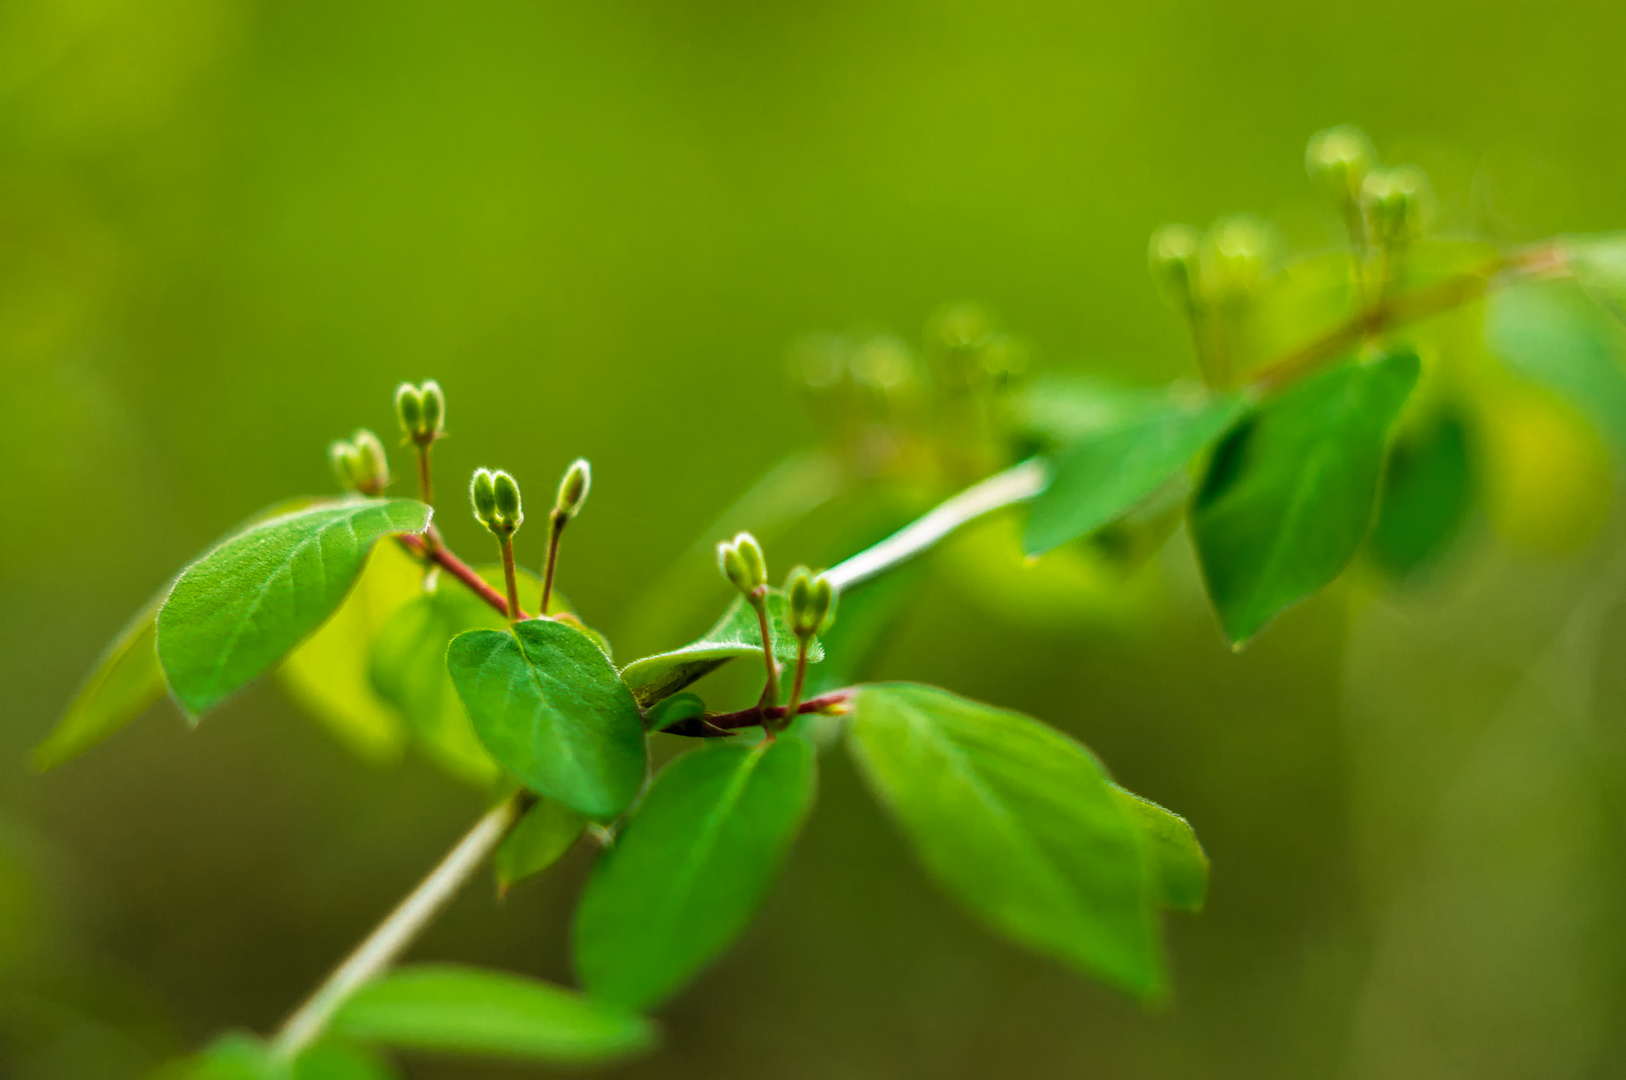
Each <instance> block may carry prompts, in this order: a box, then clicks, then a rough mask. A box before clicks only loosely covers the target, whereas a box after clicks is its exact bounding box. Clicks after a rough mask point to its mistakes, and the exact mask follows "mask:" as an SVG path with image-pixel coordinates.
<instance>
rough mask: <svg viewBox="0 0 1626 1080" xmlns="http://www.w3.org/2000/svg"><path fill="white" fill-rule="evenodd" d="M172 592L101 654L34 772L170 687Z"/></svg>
mask: <svg viewBox="0 0 1626 1080" xmlns="http://www.w3.org/2000/svg"><path fill="white" fill-rule="evenodd" d="M330 501H331V500H326V499H318V498H311V497H303V498H297V499H288V500H285V501H283V502H279V503H275V504H273V505H272V506H269V507H266V508H265V509H263V510H260V511H258V512H256V513H255V514H254V515H253V516H252V517H250V518H248V519H247V520H246V521H244V522H243V523H242V524H240V525H238V526H237V527H236V528H234V529H233V530H232V531H231V532H230V533H227V536H228V537H229V536H232V535H235V534H236V533H238V532H240V531H241V530H243V529H246V528H248V527H250V526H251V525H255V524H258V523H259V522H262V521H268V520H270V519H271V518H274V517H280V516H282V515H283V514H287V513H291V512H293V511H295V510H303V509H307V508H309V507H312V506H317V505H322V504H324V503H327V502H330ZM173 586H174V582H173V581H168V582H165V583H164V587H163V588H162V589H161V590H159V592H158V594H157V595H156V596H154V597H153V598H152V599H151V600H149V601H147V603H146V606H144V607H143V608H142V609H141V611H140V612H139V613H137V615H136V616H135V618H133V619H131V620H130V622H129V624H128V625H127V626H125V628H124V629H123V630H121V631H120V632H119V636H118V637H116V638H114V639H113V642H112V644H111V645H109V646H108V647H107V649H106V651H104V652H103V653H102V655H101V658H100V659H99V660H97V661H96V666H95V667H94V668H93V669H91V672H90V674H89V675H88V676H87V677H86V678H85V681H84V683H82V684H81V685H80V687H79V692H78V693H77V694H75V695H74V698H73V700H72V701H71V702H69V703H68V708H67V710H66V711H65V712H64V713H63V714H62V719H61V720H59V721H57V726H56V727H55V728H54V729H53V730H52V732H51V734H50V735H49V736H48V737H47V738H46V740H45V741H44V742H43V743H41V744H40V745H39V746H38V747H36V748H35V750H34V767H35V768H37V769H39V770H40V771H41V772H43V771H45V770H46V769H50V768H54V767H56V766H57V765H60V764H62V763H63V762H65V761H67V760H69V759H70V758H73V757H76V756H78V755H79V754H82V753H84V752H85V751H86V750H88V749H90V748H91V747H92V746H95V745H96V744H97V743H99V742H101V741H102V740H103V739H106V738H107V737H108V736H110V735H112V734H113V733H115V732H117V731H118V730H120V729H121V728H123V727H124V726H125V725H126V724H128V723H130V721H132V720H134V719H135V718H136V717H138V716H140V715H141V714H142V713H144V712H146V711H147V709H149V708H151V707H152V705H153V704H154V703H156V702H157V701H158V700H159V699H160V698H162V697H163V696H164V691H165V690H166V689H168V686H169V683H168V681H167V680H166V679H165V678H164V668H163V665H162V664H160V663H159V662H158V647H157V633H158V630H157V627H158V609H159V608H160V607H162V606H163V603H164V598H165V597H166V596H168V595H169V590H170V589H171V588H172V587H173Z"/></svg>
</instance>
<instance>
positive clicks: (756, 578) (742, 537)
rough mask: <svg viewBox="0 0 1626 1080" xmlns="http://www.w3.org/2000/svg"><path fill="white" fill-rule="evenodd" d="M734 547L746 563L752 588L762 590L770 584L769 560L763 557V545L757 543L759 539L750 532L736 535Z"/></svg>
mask: <svg viewBox="0 0 1626 1080" xmlns="http://www.w3.org/2000/svg"><path fill="white" fill-rule="evenodd" d="M734 547H735V548H736V549H738V550H739V553H740V558H741V559H743V560H744V561H745V570H746V573H747V574H748V575H749V576H750V581H751V588H752V589H753V590H755V589H760V588H762V587H763V586H764V585H766V584H768V560H767V559H766V558H764V557H763V555H762V545H761V544H759V543H757V538H756V537H754V536H752V535H751V534H750V533H748V532H741V533H735V534H734Z"/></svg>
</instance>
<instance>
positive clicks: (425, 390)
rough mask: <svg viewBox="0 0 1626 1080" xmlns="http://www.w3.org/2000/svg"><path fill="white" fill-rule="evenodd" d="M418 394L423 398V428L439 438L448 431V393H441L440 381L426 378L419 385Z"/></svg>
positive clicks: (427, 432)
mask: <svg viewBox="0 0 1626 1080" xmlns="http://www.w3.org/2000/svg"><path fill="white" fill-rule="evenodd" d="M418 394H419V396H420V397H422V399H423V430H424V432H425V433H426V434H428V435H430V436H433V437H434V438H439V437H440V436H441V435H443V434H444V433H445V431H446V395H445V394H443V393H441V390H440V383H438V382H436V381H435V380H434V379H425V380H424V381H423V385H421V386H419V387H418Z"/></svg>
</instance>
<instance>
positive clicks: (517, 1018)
mask: <svg viewBox="0 0 1626 1080" xmlns="http://www.w3.org/2000/svg"><path fill="white" fill-rule="evenodd" d="M333 1030H334V1031H335V1032H338V1033H339V1034H342V1035H345V1036H348V1037H350V1038H354V1039H363V1040H368V1041H372V1042H379V1043H383V1044H384V1045H386V1046H393V1047H399V1048H402V1049H412V1050H433V1051H440V1052H444V1053H455V1054H479V1055H485V1056H491V1057H504V1058H516V1059H521V1060H526V1061H538V1062H556V1063H570V1064H582V1063H588V1062H599V1061H609V1060H612V1059H614V1058H620V1057H625V1056H627V1055H629V1054H636V1053H638V1052H640V1051H642V1050H646V1049H648V1048H649V1047H651V1046H653V1045H654V1043H655V1030H654V1028H653V1026H652V1025H651V1024H650V1023H649V1021H647V1020H645V1019H643V1018H642V1017H640V1016H636V1015H634V1014H632V1013H630V1012H626V1011H625V1010H623V1009H619V1008H616V1007H615V1006H613V1005H608V1004H605V1003H604V1002H601V1001H594V1000H592V999H590V998H587V997H584V996H582V995H580V994H577V993H575V992H574V991H571V990H566V989H564V988H563V987H558V986H551V985H549V984H547V983H544V982H538V981H536V980H534V979H526V978H522V977H520V976H518V975H510V974H507V973H506V972H500V971H483V970H480V969H477V968H466V967H455V966H451V965H439V964H436V965H422V966H417V967H407V968H401V969H399V970H397V971H396V972H394V973H393V974H390V975H386V976H385V977H384V978H382V979H379V980H378V981H377V982H373V983H369V984H368V985H367V986H364V987H362V988H361V990H360V991H358V992H357V993H356V995H355V996H354V997H352V998H351V999H350V1000H349V1001H348V1002H346V1003H345V1004H344V1006H343V1007H342V1008H341V1009H340V1010H339V1012H338V1014H337V1015H336V1016H335V1017H334V1018H333Z"/></svg>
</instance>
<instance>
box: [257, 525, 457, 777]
mask: <svg viewBox="0 0 1626 1080" xmlns="http://www.w3.org/2000/svg"><path fill="white" fill-rule="evenodd" d="M423 574H424V571H423V565H422V564H421V563H419V562H418V561H417V560H416V559H414V558H413V557H412V556H411V555H408V554H407V553H406V552H405V551H404V550H402V549H401V546H400V545H399V544H375V545H374V546H373V552H372V554H371V555H369V556H368V557H367V562H366V565H365V566H364V567H363V569H362V571H361V575H360V576H359V577H358V578H356V583H355V585H354V586H353V587H352V588H351V589H350V592H349V593H347V594H346V595H345V598H344V603H342V604H340V605H339V608H338V610H337V611H335V612H334V613H333V616H332V617H331V618H329V619H328V620H327V622H325V623H323V624H322V626H321V628H320V629H318V630H317V631H316V633H314V634H312V635H311V636H310V637H308V638H306V639H305V640H304V641H303V642H301V643H300V644H299V645H298V647H296V648H295V649H294V651H293V652H291V653H289V654H288V658H287V659H286V660H284V661H283V662H282V666H281V667H279V668H277V680H278V681H279V682H280V683H281V684H282V686H283V688H284V689H286V690H287V691H288V694H289V696H291V697H292V698H293V699H294V700H295V701H296V702H298V703H299V704H300V705H301V706H302V707H303V708H304V709H305V710H306V711H307V712H309V713H310V714H311V715H312V716H314V717H315V718H316V719H317V720H319V721H320V722H321V723H322V724H323V725H324V726H325V727H326V728H327V729H328V731H329V732H331V733H332V734H333V735H334V737H335V738H337V739H338V740H339V741H340V742H342V743H344V744H345V745H346V746H348V747H349V748H350V749H351V750H353V751H354V752H355V753H356V754H357V755H359V756H360V757H362V758H364V759H366V760H369V761H374V762H378V763H381V764H386V763H391V762H394V761H396V760H398V759H399V758H400V756H401V751H402V749H403V747H404V746H405V743H406V731H405V730H404V729H403V727H402V724H401V717H400V716H399V715H398V714H397V713H396V710H395V708H394V706H392V705H391V704H390V702H388V701H387V700H385V699H383V698H381V697H380V696H379V695H378V693H377V692H376V691H375V690H374V689H373V686H372V684H371V682H370V681H369V680H368V678H367V657H368V655H369V653H370V652H371V651H372V648H373V642H374V640H375V639H376V638H377V637H378V634H379V632H380V631H381V629H382V628H383V627H384V626H385V625H386V624H387V623H388V621H389V620H390V619H391V617H393V616H394V615H395V613H396V612H397V611H399V610H400V609H401V607H402V605H404V604H408V603H410V602H411V601H412V600H413V598H415V597H416V596H417V595H418V594H419V593H421V592H422V591H423ZM436 660H437V661H438V660H439V658H438V657H437V658H436ZM435 667H437V668H438V667H440V664H439V663H438V662H437V663H436V664H435Z"/></svg>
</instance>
